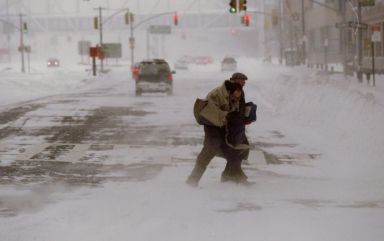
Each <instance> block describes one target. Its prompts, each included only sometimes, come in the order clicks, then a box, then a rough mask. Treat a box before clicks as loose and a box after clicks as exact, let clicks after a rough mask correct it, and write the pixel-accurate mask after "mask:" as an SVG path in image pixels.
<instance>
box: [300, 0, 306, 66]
mask: <svg viewBox="0 0 384 241" xmlns="http://www.w3.org/2000/svg"><path fill="white" fill-rule="evenodd" d="M301 27H302V35H303V36H302V38H303V39H302V54H303V56H302V64H305V62H306V59H307V53H306V46H305V45H306V37H305V10H304V0H301Z"/></svg>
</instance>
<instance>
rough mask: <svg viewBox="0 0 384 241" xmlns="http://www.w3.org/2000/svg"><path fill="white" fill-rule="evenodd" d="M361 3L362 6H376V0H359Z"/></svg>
mask: <svg viewBox="0 0 384 241" xmlns="http://www.w3.org/2000/svg"><path fill="white" fill-rule="evenodd" d="M359 4H360V6H362V7H370V6H375V0H359Z"/></svg>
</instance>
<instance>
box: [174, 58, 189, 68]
mask: <svg viewBox="0 0 384 241" xmlns="http://www.w3.org/2000/svg"><path fill="white" fill-rule="evenodd" d="M175 69H188V62H187V61H186V60H184V59H178V60H176V62H175Z"/></svg>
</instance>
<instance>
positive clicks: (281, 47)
mask: <svg viewBox="0 0 384 241" xmlns="http://www.w3.org/2000/svg"><path fill="white" fill-rule="evenodd" d="M282 14H283V0H280V1H279V39H280V44H279V45H280V58H279V64H283V15H282Z"/></svg>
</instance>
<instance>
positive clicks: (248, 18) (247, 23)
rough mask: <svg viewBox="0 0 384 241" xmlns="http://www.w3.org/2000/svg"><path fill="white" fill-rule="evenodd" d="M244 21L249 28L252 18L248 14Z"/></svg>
mask: <svg viewBox="0 0 384 241" xmlns="http://www.w3.org/2000/svg"><path fill="white" fill-rule="evenodd" d="M243 19H244V25H245V26H247V27H248V26H249V22H250V20H251V17H250V16H249V15H248V14H245V15H244V17H243Z"/></svg>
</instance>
